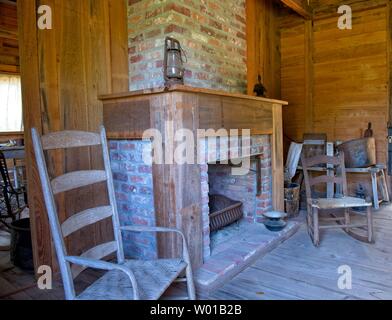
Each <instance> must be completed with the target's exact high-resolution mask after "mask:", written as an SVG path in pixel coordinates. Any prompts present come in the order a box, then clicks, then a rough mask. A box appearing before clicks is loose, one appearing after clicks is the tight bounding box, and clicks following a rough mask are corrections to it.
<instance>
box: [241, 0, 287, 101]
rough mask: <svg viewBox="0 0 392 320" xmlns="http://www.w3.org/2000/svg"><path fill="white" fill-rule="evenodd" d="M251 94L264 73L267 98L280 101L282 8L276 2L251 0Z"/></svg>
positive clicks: (249, 78) (249, 38) (249, 11)
mask: <svg viewBox="0 0 392 320" xmlns="http://www.w3.org/2000/svg"><path fill="white" fill-rule="evenodd" d="M246 9H247V39H248V40H247V43H248V50H247V52H248V60H247V65H248V94H250V95H253V89H254V86H255V84H256V83H257V77H258V75H259V74H260V75H261V77H262V82H263V84H264V86H265V87H266V89H267V97H268V98H271V99H280V98H281V92H280V34H279V33H280V29H279V19H278V15H279V7H278V5H277V2H276V1H275V0H247V1H246Z"/></svg>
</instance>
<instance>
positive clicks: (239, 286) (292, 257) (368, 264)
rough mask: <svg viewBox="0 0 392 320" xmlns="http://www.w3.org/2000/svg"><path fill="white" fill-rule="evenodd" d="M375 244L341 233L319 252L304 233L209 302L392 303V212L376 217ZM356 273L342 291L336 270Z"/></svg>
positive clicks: (332, 233)
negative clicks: (350, 282) (375, 300)
mask: <svg viewBox="0 0 392 320" xmlns="http://www.w3.org/2000/svg"><path fill="white" fill-rule="evenodd" d="M374 216H375V237H376V243H375V244H365V243H361V242H358V241H356V240H354V239H352V238H351V237H349V236H347V235H346V234H345V233H344V232H343V231H341V230H329V231H324V232H322V234H321V237H322V238H321V245H320V247H319V248H315V247H314V246H313V245H312V243H311V241H310V238H309V236H308V234H307V231H306V227H305V226H303V227H302V228H301V230H300V231H299V232H298V233H297V234H296V235H294V236H293V237H292V238H290V239H289V240H287V241H286V242H285V243H283V244H282V245H280V246H279V247H278V248H276V249H275V250H274V251H272V252H270V253H269V254H267V255H266V256H264V257H263V258H262V259H260V260H258V261H257V262H256V263H255V264H254V265H253V266H251V267H250V268H248V269H247V270H245V271H244V272H242V273H241V274H240V275H238V276H237V277H236V278H234V279H233V280H232V281H231V282H230V283H228V284H227V285H225V286H224V287H223V288H221V289H220V290H218V291H216V292H215V293H213V294H212V295H211V296H209V297H208V298H209V299H217V300H219V299H252V300H275V299H290V300H291V299H317V300H319V299H327V300H330V299H339V300H340V299H392V246H391V243H392V206H385V207H383V208H382V210H380V211H378V212H375V213H374ZM342 265H347V266H349V267H350V268H351V270H352V289H351V290H340V289H339V287H338V278H339V276H340V274H339V273H338V268H339V267H340V266H342Z"/></svg>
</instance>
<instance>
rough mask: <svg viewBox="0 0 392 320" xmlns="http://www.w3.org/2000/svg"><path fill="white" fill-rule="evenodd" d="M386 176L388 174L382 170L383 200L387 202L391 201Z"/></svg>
mask: <svg viewBox="0 0 392 320" xmlns="http://www.w3.org/2000/svg"><path fill="white" fill-rule="evenodd" d="M385 176H386V175H385V170H381V179H382V188H383V200H384V201H385V202H390V199H389V190H388V184H387V180H386V178H385Z"/></svg>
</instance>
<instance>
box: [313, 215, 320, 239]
mask: <svg viewBox="0 0 392 320" xmlns="http://www.w3.org/2000/svg"><path fill="white" fill-rule="evenodd" d="M312 219H313V244H314V245H315V246H316V247H318V246H319V245H320V229H319V212H318V209H317V208H313V214H312Z"/></svg>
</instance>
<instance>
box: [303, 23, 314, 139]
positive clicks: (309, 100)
mask: <svg viewBox="0 0 392 320" xmlns="http://www.w3.org/2000/svg"><path fill="white" fill-rule="evenodd" d="M313 47H314V45H313V21H312V20H307V21H305V92H304V94H305V115H304V116H305V130H306V132H313V129H314V121H313V115H314V110H313V108H314V106H313V88H314V73H313V70H314V67H313Z"/></svg>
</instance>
